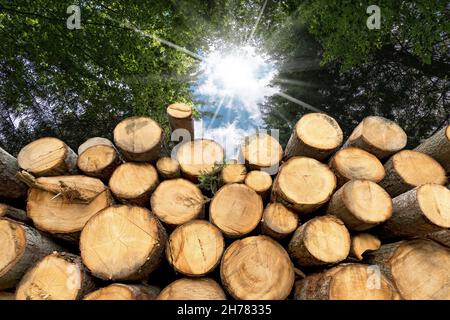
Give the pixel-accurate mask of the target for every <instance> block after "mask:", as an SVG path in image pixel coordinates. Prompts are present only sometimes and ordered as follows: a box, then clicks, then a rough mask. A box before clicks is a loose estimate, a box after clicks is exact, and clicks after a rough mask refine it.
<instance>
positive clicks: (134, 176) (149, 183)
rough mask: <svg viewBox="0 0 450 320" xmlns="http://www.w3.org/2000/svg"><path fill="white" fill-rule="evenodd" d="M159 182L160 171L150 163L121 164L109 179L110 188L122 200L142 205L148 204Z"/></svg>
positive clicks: (126, 202)
mask: <svg viewBox="0 0 450 320" xmlns="http://www.w3.org/2000/svg"><path fill="white" fill-rule="evenodd" d="M158 184H159V180H158V172H156V169H155V167H153V166H152V165H151V164H149V163H136V162H135V163H133V162H127V163H124V164H121V165H120V166H118V167H117V169H116V170H114V172H113V174H112V176H111V179H109V188H110V189H111V192H112V193H113V194H114V196H115V197H116V198H117V199H118V200H119V201H120V202H122V203H125V204H132V205H137V206H141V207H145V206H147V205H148V203H149V200H150V196H151V195H152V193H153V191H154V190H155V189H156V187H157V186H158Z"/></svg>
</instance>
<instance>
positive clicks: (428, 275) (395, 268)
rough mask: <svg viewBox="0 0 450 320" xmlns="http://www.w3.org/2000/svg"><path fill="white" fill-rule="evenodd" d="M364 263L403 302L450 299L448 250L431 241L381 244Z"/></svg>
mask: <svg viewBox="0 0 450 320" xmlns="http://www.w3.org/2000/svg"><path fill="white" fill-rule="evenodd" d="M366 258H367V262H368V263H371V264H375V265H379V266H380V270H381V272H382V273H383V274H384V275H385V276H386V277H387V278H388V279H389V280H390V281H391V282H392V283H393V284H395V286H396V287H397V290H398V292H399V293H400V295H401V296H402V298H403V299H407V300H416V299H419V300H448V299H450V272H448V271H449V270H450V249H449V248H446V247H443V246H441V245H439V244H438V243H436V242H434V241H431V240H423V239H418V240H412V241H400V242H395V243H390V244H384V245H382V246H381V247H380V249H378V250H377V251H373V252H369V253H368V254H367V255H366Z"/></svg>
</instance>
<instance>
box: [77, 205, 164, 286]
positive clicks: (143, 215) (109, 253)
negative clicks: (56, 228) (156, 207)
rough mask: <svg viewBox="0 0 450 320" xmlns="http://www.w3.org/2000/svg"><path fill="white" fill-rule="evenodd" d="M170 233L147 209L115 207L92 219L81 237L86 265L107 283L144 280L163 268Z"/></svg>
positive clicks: (81, 249)
mask: <svg viewBox="0 0 450 320" xmlns="http://www.w3.org/2000/svg"><path fill="white" fill-rule="evenodd" d="M166 240H167V234H166V231H165V229H164V227H163V226H162V225H161V223H160V222H159V221H158V219H156V217H155V216H153V215H152V214H151V212H150V211H149V210H147V209H145V208H141V207H133V206H126V205H118V206H111V207H108V208H105V209H103V210H102V211H100V212H99V213H97V214H96V215H95V216H94V217H92V218H91V219H90V220H89V221H88V223H86V226H85V227H84V229H83V231H82V232H81V237H80V251H81V258H82V259H83V263H84V264H85V265H86V266H87V267H88V268H89V270H90V271H91V272H92V274H93V275H94V276H96V277H97V278H100V279H104V280H142V279H145V278H146V277H148V275H149V274H150V273H151V272H153V271H154V270H155V269H156V268H157V267H158V265H159V263H160V261H161V257H162V254H163V252H164V247H165V243H166Z"/></svg>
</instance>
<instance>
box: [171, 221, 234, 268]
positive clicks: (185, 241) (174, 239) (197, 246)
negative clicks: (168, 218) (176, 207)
mask: <svg viewBox="0 0 450 320" xmlns="http://www.w3.org/2000/svg"><path fill="white" fill-rule="evenodd" d="M224 247H225V243H224V240H223V236H222V233H221V232H220V230H219V229H217V228H216V227H215V226H214V225H212V224H211V223H209V222H207V221H204V220H193V221H190V222H187V223H185V224H183V225H181V226H179V227H178V228H176V229H175V231H173V232H172V234H171V235H170V237H169V241H168V242H167V246H166V258H167V261H168V262H169V263H170V265H171V266H172V267H173V268H174V269H175V271H177V272H180V273H182V274H184V275H186V276H190V277H199V276H204V275H206V274H207V273H209V272H211V271H213V270H214V269H215V268H216V267H217V265H218V264H219V262H220V258H221V257H222V253H223V250H224Z"/></svg>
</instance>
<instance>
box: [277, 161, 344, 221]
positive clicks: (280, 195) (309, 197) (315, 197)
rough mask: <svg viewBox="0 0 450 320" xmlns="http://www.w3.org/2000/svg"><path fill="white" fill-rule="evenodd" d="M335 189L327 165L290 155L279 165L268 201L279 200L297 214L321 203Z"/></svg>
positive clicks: (328, 197)
mask: <svg viewBox="0 0 450 320" xmlns="http://www.w3.org/2000/svg"><path fill="white" fill-rule="evenodd" d="M335 188H336V176H335V175H334V174H333V172H332V171H331V170H330V169H329V168H328V166H326V165H324V164H323V163H320V162H319V161H317V160H315V159H312V158H306V157H293V158H290V159H289V160H288V161H286V162H285V163H284V164H283V165H282V166H281V168H280V171H279V173H278V175H277V177H276V178H275V181H274V183H273V187H272V202H281V203H282V204H284V205H285V206H286V207H288V208H289V209H292V210H294V211H296V212H298V213H308V212H312V211H314V210H316V209H317V208H319V207H320V206H322V205H323V204H325V203H326V202H327V201H328V200H329V199H330V197H331V195H332V194H333V192H334V189H335Z"/></svg>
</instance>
